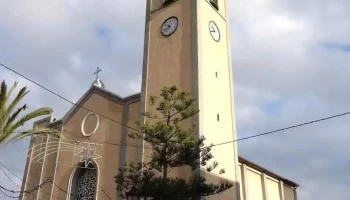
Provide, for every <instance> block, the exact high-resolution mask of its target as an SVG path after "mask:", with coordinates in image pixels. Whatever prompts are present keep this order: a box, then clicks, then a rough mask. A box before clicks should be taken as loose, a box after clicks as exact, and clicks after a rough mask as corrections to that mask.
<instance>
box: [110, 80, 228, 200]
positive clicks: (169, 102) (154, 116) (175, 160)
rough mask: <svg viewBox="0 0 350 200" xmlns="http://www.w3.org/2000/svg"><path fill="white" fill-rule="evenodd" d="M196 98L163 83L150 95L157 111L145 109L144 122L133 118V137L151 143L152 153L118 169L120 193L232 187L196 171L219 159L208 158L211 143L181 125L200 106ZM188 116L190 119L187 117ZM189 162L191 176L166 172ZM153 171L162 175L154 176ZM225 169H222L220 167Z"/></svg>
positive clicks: (208, 191) (204, 192)
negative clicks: (208, 179) (157, 93)
mask: <svg viewBox="0 0 350 200" xmlns="http://www.w3.org/2000/svg"><path fill="white" fill-rule="evenodd" d="M195 101H196V99H194V98H192V97H191V95H190V94H189V93H187V92H182V91H179V89H178V88H177V87H175V86H172V87H164V88H163V89H162V90H161V93H160V96H159V97H156V96H151V97H150V98H149V102H150V106H152V107H154V108H155V109H154V110H155V111H156V113H152V112H146V113H143V116H144V117H145V118H146V120H145V122H144V123H142V122H140V121H138V122H136V125H137V127H138V130H139V131H137V132H134V133H131V134H130V135H129V136H130V137H132V138H137V139H143V140H144V141H145V142H147V144H150V145H151V146H152V155H151V158H150V161H149V162H148V163H139V164H137V165H135V164H133V163H131V164H130V165H129V166H125V167H124V168H121V169H119V173H118V174H117V176H116V177H115V178H116V180H115V181H116V183H117V190H118V191H119V195H120V196H121V197H123V198H125V191H128V190H130V188H131V187H132V186H135V187H136V188H137V190H138V192H139V193H140V194H142V195H143V196H145V197H160V196H162V197H167V198H166V199H171V198H170V197H175V196H176V197H185V199H189V198H195V197H196V198H197V197H201V196H209V195H214V194H218V193H220V192H222V191H225V190H227V189H229V188H231V187H232V183H231V182H228V181H221V182H220V183H218V184H208V183H205V182H206V180H205V179H204V178H203V177H201V176H199V175H198V171H195V170H197V169H204V170H206V171H208V172H211V171H212V170H213V169H215V168H217V167H218V163H217V162H215V161H213V162H211V164H208V162H209V161H210V160H211V159H212V158H213V155H212V154H211V152H210V151H211V147H210V146H204V141H205V138H204V137H199V138H198V137H196V136H195V128H196V127H195V126H194V125H192V126H190V127H188V128H184V126H186V125H187V124H189V123H190V122H191V121H189V120H190V118H191V117H193V116H194V115H196V114H197V113H198V112H199V110H196V109H195V108H194V103H195ZM186 119H189V120H186ZM183 166H190V167H191V168H192V170H193V174H194V175H193V177H191V178H190V179H189V180H187V181H186V180H184V179H181V178H169V177H168V172H169V170H171V169H173V168H178V167H183ZM156 172H158V173H161V174H162V176H156ZM220 173H224V169H221V170H220Z"/></svg>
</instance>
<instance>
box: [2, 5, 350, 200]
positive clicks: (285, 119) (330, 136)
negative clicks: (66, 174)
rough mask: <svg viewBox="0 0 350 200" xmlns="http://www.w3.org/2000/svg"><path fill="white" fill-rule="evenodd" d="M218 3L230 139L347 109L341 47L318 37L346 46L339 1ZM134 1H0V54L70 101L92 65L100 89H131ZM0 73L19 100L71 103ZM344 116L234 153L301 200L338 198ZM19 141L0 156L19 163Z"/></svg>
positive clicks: (137, 52) (139, 17) (136, 59)
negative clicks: (230, 90)
mask: <svg viewBox="0 0 350 200" xmlns="http://www.w3.org/2000/svg"><path fill="white" fill-rule="evenodd" d="M228 2H229V6H230V22H231V38H232V50H233V51H232V57H233V66H234V82H235V102H236V116H237V127H238V133H239V137H245V136H248V135H251V134H257V133H262V132H265V131H270V130H274V129H277V128H282V127H286V126H290V125H294V124H297V123H301V122H304V121H308V120H312V119H316V118H320V117H326V116H329V115H332V114H337V113H341V112H345V111H348V110H349V109H350V104H349V101H348V99H350V95H349V94H350V93H349V92H348V88H349V87H350V79H349V78H348V74H349V73H350V71H349V70H350V68H349V67H348V66H349V65H350V56H349V53H346V52H343V51H336V50H334V49H327V48H326V47H325V46H324V45H323V44H325V43H330V44H332V43H336V44H341V45H349V44H350V37H349V34H350V27H349V26H350V17H349V13H348V12H347V11H348V10H349V9H350V4H349V2H348V1H347V0H333V1H318V0H313V1H304V0H253V1H238V0H236V1H233V0H232V1H231V0H229V1H228ZM126 8H132V11H133V14H132V15H130V9H126ZM144 8H145V1H143V0H138V1H114V0H105V1H98V2H97V1H85V2H84V3H81V2H79V1H76V0H74V1H68V0H65V1H59V0H49V1H38V2H37V3H32V2H29V1H28V2H27V1H26V2H22V1H18V0H17V1H16V0H12V1H6V2H3V3H2V5H1V7H0V13H2V17H1V18H0V24H1V27H0V45H1V46H2V47H3V48H4V49H5V51H2V54H1V55H0V60H1V62H3V63H4V64H7V65H8V66H9V67H12V68H13V69H15V70H17V71H19V72H20V73H23V74H25V75H27V76H28V77H30V78H33V79H34V80H35V81H37V82H38V83H40V84H43V85H45V86H47V87H48V88H49V89H52V90H53V91H55V92H57V93H58V94H60V95H62V96H64V97H67V98H68V99H70V100H72V101H76V100H78V98H79V97H80V96H81V95H82V94H83V93H84V92H85V91H86V90H87V89H88V87H90V84H91V82H92V81H93V79H94V75H93V72H94V71H95V69H96V67H97V66H98V67H100V68H102V73H101V75H100V77H101V79H102V80H103V81H104V82H105V83H106V87H107V89H109V90H111V91H113V92H116V93H118V94H120V95H122V96H125V95H128V94H131V93H134V92H138V91H140V82H141V75H140V72H141V67H142V55H143V52H142V51H143V48H142V46H143V38H144V36H143V31H144V17H145V9H144ZM99 28H100V31H102V32H100V33H99V32H98V29H99ZM0 76H1V78H2V79H5V80H7V82H8V83H10V82H13V81H14V80H19V82H20V84H21V85H26V86H29V88H30V90H31V93H30V94H29V95H28V99H27V100H26V101H27V102H28V103H29V105H30V106H34V107H35V106H51V107H53V108H55V116H56V117H58V118H59V117H61V116H62V115H63V114H64V113H65V112H66V111H67V110H68V109H69V108H70V106H71V104H69V103H67V102H65V101H64V100H61V99H59V98H58V97H56V96H54V95H52V94H50V93H49V92H47V91H44V90H43V89H41V88H39V87H37V86H35V85H33V84H32V83H30V82H28V81H26V80H24V79H22V78H18V76H16V75H14V74H12V73H10V72H9V71H7V70H4V69H0ZM273 109H276V110H277V111H278V112H275V111H273ZM348 120H349V118H347V117H344V118H337V119H333V120H329V121H327V122H322V123H319V124H313V125H309V126H307V127H300V128H297V129H293V130H289V131H285V132H281V133H276V134H273V135H268V136H264V137H259V138H255V139H251V140H245V141H242V142H240V143H239V148H240V154H241V155H244V156H247V157H248V158H249V159H252V160H253V161H256V162H257V163H261V164H262V165H263V166H264V167H266V168H268V169H272V170H273V171H276V172H278V173H279V174H281V175H283V176H285V177H287V178H290V179H292V180H295V181H296V182H298V183H300V185H301V186H302V187H301V188H300V189H299V192H298V193H299V197H300V198H299V199H301V200H311V199H320V200H326V199H327V200H328V199H346V197H347V196H348V195H349V192H347V190H346V188H347V187H349V184H348V183H347V182H346V181H345V180H344V173H346V171H344V170H340V169H347V168H348V167H350V163H349V162H348V161H347V160H346V159H343V158H345V157H346V156H347V155H346V152H344V151H343V148H344V146H347V143H346V141H349V139H350V138H349V137H348V135H349V134H348V130H350V127H349V125H347V124H349V123H348ZM19 147H20V148H27V145H23V143H21V144H16V145H15V146H13V147H6V148H5V150H2V151H1V152H0V160H1V161H6V162H7V164H11V166H17V168H20V169H23V168H24V158H25V156H24V154H21V155H16V154H15V153H14V151H13V149H17V148H19ZM276 149H278V151H276ZM8 155H11V158H16V159H8ZM310 168H312V169H313V170H312V172H311V173H310V172H309V171H307V170H309V169H310ZM320 174H321V175H320ZM320 191H322V192H320ZM324 191H326V192H324Z"/></svg>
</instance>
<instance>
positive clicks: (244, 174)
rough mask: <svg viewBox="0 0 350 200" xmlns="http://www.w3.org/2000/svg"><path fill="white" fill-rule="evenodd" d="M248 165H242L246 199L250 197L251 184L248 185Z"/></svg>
mask: <svg viewBox="0 0 350 200" xmlns="http://www.w3.org/2000/svg"><path fill="white" fill-rule="evenodd" d="M247 170H248V169H247V165H245V164H243V167H242V176H243V179H242V180H243V184H244V188H243V196H244V199H245V200H248V199H249V195H248V194H249V186H248V182H247V175H248V174H247Z"/></svg>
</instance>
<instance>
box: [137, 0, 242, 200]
mask: <svg viewBox="0 0 350 200" xmlns="http://www.w3.org/2000/svg"><path fill="white" fill-rule="evenodd" d="M227 6H228V3H227V0H147V11H146V23H145V25H146V26H145V41H144V62H143V76H142V95H141V111H142V112H144V111H148V110H149V109H150V108H149V103H148V102H147V100H148V98H149V97H150V96H151V95H158V94H159V91H160V89H161V88H162V87H163V86H171V85H176V86H178V87H179V88H180V89H181V90H184V91H187V92H190V93H191V94H192V95H193V96H194V97H195V98H197V106H198V109H199V110H200V112H199V114H197V115H196V116H195V117H193V119H192V123H194V124H196V125H197V134H198V136H199V135H204V136H205V137H206V142H207V144H208V145H209V144H211V143H213V144H218V143H222V142H227V141H232V140H235V139H237V138H236V126H235V114H234V100H233V82H232V66H231V52H230V35H229V23H228V12H227V10H228V9H227ZM212 153H213V156H214V159H213V160H215V161H218V162H219V168H224V169H225V171H226V173H224V174H222V175H218V174H219V171H213V172H212V173H210V174H209V173H205V172H202V175H203V176H205V178H206V179H207V180H208V181H210V182H215V181H217V180H220V179H221V178H224V179H228V180H230V181H232V182H234V183H235V185H234V187H233V188H231V189H230V190H228V191H225V192H224V193H222V194H221V195H220V196H217V197H214V199H224V200H225V199H235V200H236V199H237V200H238V199H239V171H238V155H237V154H238V152H237V146H236V143H229V144H225V145H220V146H216V147H213V148H212ZM145 154H147V152H145V150H144V148H140V152H139V159H140V161H141V159H145Z"/></svg>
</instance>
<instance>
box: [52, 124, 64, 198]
mask: <svg viewBox="0 0 350 200" xmlns="http://www.w3.org/2000/svg"><path fill="white" fill-rule="evenodd" d="M62 130H63V125H62V126H61V136H62V135H63V132H62ZM60 148H61V137H60V139H59V140H58V149H57V155H56V163H55V172H54V174H53V179H52V182H53V183H54V182H55V179H56V170H57V165H58V157H59V155H60ZM53 183H52V187H51V197H50V200H52V194H53V188H54V187H55V185H54V184H53Z"/></svg>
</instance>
